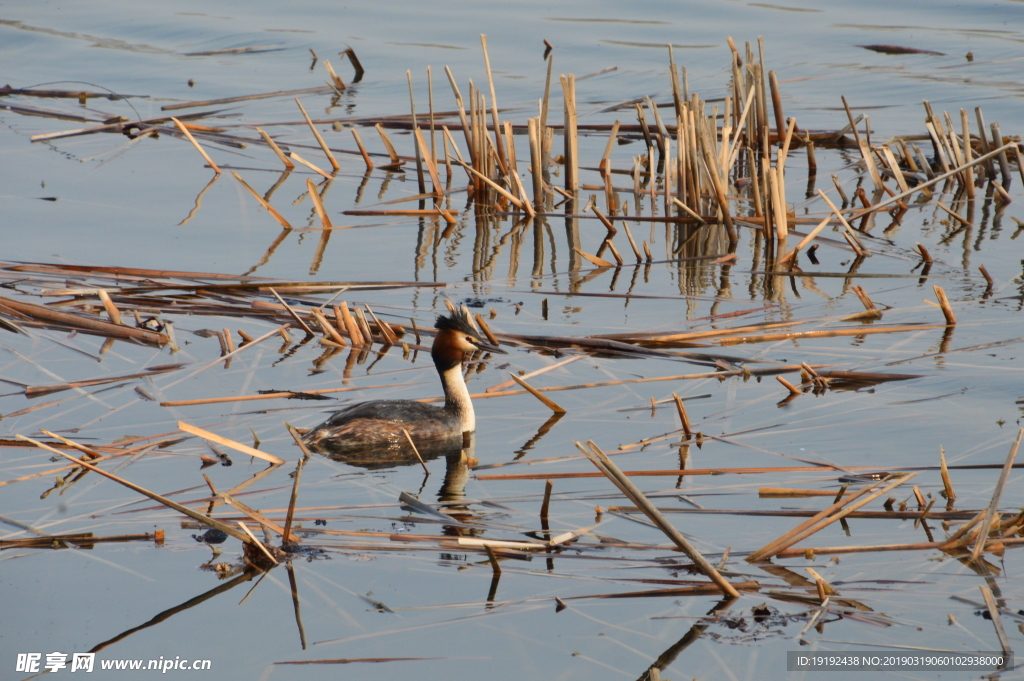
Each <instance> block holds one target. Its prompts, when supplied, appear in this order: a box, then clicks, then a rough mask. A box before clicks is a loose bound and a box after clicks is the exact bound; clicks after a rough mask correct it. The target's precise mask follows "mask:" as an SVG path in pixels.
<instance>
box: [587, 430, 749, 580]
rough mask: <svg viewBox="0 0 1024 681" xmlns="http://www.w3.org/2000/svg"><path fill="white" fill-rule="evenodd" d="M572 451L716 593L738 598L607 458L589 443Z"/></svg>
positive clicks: (721, 577) (712, 568)
mask: <svg viewBox="0 0 1024 681" xmlns="http://www.w3.org/2000/svg"><path fill="white" fill-rule="evenodd" d="M575 444H576V447H578V448H579V450H580V451H581V452H583V454H584V455H585V456H586V457H587V458H588V459H590V461H591V462H592V463H593V464H594V465H595V466H596V467H597V469H598V470H599V471H601V472H602V473H604V474H605V476H607V477H608V479H609V480H611V481H612V482H613V483H615V486H616V487H618V488H619V489H620V490H621V491H622V493H623V494H625V495H626V496H627V497H628V498H629V499H630V501H632V502H633V503H634V504H636V505H637V506H639V507H640V508H641V509H642V510H643V512H644V513H645V514H646V515H647V517H648V518H650V519H651V521H652V522H653V523H654V524H655V525H657V526H658V528H659V529H661V531H662V532H664V533H665V535H666V536H667V537H668V538H669V539H671V540H672V542H673V543H674V544H675V545H676V546H678V547H679V548H680V549H682V551H683V552H684V553H685V554H686V555H687V557H689V559H690V560H692V561H693V562H694V564H696V566H697V568H698V569H699V570H700V571H701V572H703V573H704V574H705V575H707V576H708V577H709V578H710V579H711V581H713V582H714V583H715V584H716V585H717V586H718V588H719V589H721V590H722V591H723V592H724V593H725V594H726V595H727V596H729V597H731V598H738V597H739V592H738V591H737V590H736V588H735V587H733V585H732V584H730V583H729V582H728V581H727V580H726V579H725V577H723V576H722V575H721V574H720V573H719V572H718V570H716V569H715V567H714V566H713V565H712V564H711V563H709V562H708V561H707V559H705V558H704V556H702V555H701V554H700V552H699V551H697V549H695V548H694V547H693V546H692V545H691V544H690V542H688V541H687V540H686V538H685V537H684V536H683V535H682V534H681V533H680V532H679V530H677V529H676V528H675V526H673V525H672V523H670V522H669V521H668V520H667V519H666V518H665V516H663V515H662V514H661V512H660V511H659V510H658V509H657V508H656V507H655V506H654V504H652V503H651V502H650V501H649V500H648V499H647V497H645V496H644V494H643V492H641V491H640V489H639V488H638V487H637V486H636V485H634V484H633V482H632V481H631V480H630V479H629V478H628V477H626V476H625V475H623V473H622V471H620V470H619V468H618V466H616V465H615V464H614V463H613V462H612V460H611V459H610V458H608V455H607V454H605V453H604V452H602V451H601V449H600V448H599V447H598V446H597V445H596V444H594V443H593V442H591V441H588V442H587V446H586V447H584V446H583V444H581V443H580V442H576V443H575Z"/></svg>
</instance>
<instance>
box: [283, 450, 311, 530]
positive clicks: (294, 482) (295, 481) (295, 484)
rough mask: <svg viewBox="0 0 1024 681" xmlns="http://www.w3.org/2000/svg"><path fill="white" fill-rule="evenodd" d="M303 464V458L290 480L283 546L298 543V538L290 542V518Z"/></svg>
mask: <svg viewBox="0 0 1024 681" xmlns="http://www.w3.org/2000/svg"><path fill="white" fill-rule="evenodd" d="M300 442H301V440H300ZM305 463H306V459H305V458H302V459H299V463H298V465H297V466H296V467H295V477H294V478H293V480H292V495H291V498H290V499H289V500H288V516H287V518H286V519H285V521H284V532H283V533H282V536H281V542H282V543H284V544H291V543H295V542H298V541H299V538H298V537H295V538H294V542H293V541H292V518H294V517H295V501H296V499H298V497H299V481H300V480H301V479H302V466H303V465H304V464H305Z"/></svg>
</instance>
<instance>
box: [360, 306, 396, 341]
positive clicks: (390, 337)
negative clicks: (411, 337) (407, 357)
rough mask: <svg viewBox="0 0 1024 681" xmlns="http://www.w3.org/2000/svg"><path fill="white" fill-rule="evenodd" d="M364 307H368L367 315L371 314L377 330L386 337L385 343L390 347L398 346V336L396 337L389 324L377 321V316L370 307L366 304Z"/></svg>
mask: <svg viewBox="0 0 1024 681" xmlns="http://www.w3.org/2000/svg"><path fill="white" fill-rule="evenodd" d="M364 307H366V312H367V314H369V315H370V317H371V318H372V319H373V323H374V324H376V325H377V330H378V331H380V335H382V336H383V337H384V340H385V342H386V343H387V344H388V345H398V336H396V335H395V332H394V331H393V330H392V329H391V326H390V325H389V324H388V323H387V322H383V321H381V320H380V319H377V315H375V314H374V313H373V310H371V309H370V306H369V305H365V304H364Z"/></svg>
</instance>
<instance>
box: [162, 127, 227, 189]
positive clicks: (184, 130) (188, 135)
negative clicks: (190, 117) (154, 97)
mask: <svg viewBox="0 0 1024 681" xmlns="http://www.w3.org/2000/svg"><path fill="white" fill-rule="evenodd" d="M171 120H172V121H174V125H176V126H177V127H178V130H180V131H181V134H182V135H184V136H185V138H186V139H188V141H189V142H191V143H192V146H194V147H195V148H196V151H198V152H199V153H200V154H201V155H202V157H203V158H205V159H206V162H207V163H209V164H210V167H211V168H213V172H215V173H217V174H218V175H220V168H218V167H217V164H216V163H214V162H213V159H212V158H210V155H209V154H207V153H206V151H205V150H204V149H203V148H202V147H201V146H199V142H197V141H196V138H195V137H193V136H192V133H191V132H189V131H188V128H186V127H185V124H184V123H182V122H181V121H179V120H178V119H177V118H175V117H174V116H171Z"/></svg>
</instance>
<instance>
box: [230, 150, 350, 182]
mask: <svg viewBox="0 0 1024 681" xmlns="http://www.w3.org/2000/svg"><path fill="white" fill-rule="evenodd" d="M288 157H289V158H291V159H293V160H295V161H298V162H299V163H301V164H302V165H304V166H306V167H307V168H309V169H310V170H312V171H313V172H314V173H317V174H319V175H322V176H323V177H324V178H325V179H328V180H333V179H334V177H333V176H332V175H331V174H330V173H328V172H327V171H326V170H324V169H323V168H320V167H319V166H317V165H316V164H314V163H312V162H310V161H307V160H306V159H304V158H302V157H301V156H299V155H298V154H296V153H295V152H294V151H289V152H288ZM232 174H234V173H232Z"/></svg>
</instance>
